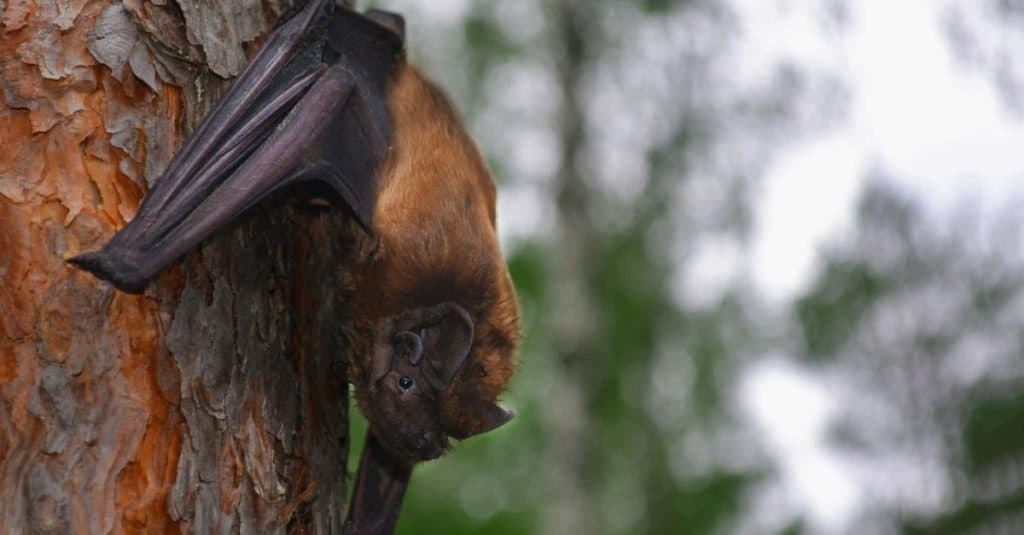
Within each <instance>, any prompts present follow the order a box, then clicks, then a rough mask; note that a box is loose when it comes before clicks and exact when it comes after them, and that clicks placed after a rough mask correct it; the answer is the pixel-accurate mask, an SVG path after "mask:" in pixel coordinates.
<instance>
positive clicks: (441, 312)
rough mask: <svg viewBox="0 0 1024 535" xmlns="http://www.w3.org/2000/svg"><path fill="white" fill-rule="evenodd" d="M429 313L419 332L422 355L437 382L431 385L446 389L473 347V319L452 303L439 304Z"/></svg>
mask: <svg viewBox="0 0 1024 535" xmlns="http://www.w3.org/2000/svg"><path fill="white" fill-rule="evenodd" d="M430 311H431V314H429V315H430V316H434V318H432V321H430V322H429V323H428V324H426V325H423V328H422V330H421V331H420V336H421V338H422V340H423V354H424V355H425V356H426V360H427V363H429V364H430V368H431V371H433V375H434V378H436V379H437V382H436V384H434V386H435V387H437V388H438V389H439V390H445V389H447V388H448V387H449V386H451V384H452V380H454V379H455V375H456V374H457V373H458V372H459V370H460V369H461V368H462V365H463V364H465V363H466V359H467V358H468V357H469V350H470V349H471V348H472V347H473V319H472V318H470V317H469V313H468V312H466V310H465V309H463V308H462V307H460V306H459V305H456V304H455V303H445V304H443V305H438V306H436V307H433V308H432V309H430ZM432 382H433V381H432Z"/></svg>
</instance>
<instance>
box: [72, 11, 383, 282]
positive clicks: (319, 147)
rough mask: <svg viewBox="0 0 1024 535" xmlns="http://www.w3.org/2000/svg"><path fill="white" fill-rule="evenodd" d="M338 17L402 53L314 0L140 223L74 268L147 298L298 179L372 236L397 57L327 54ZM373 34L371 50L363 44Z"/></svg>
mask: <svg viewBox="0 0 1024 535" xmlns="http://www.w3.org/2000/svg"><path fill="white" fill-rule="evenodd" d="M338 15H343V16H344V17H345V18H344V20H346V21H348V22H347V26H348V28H349V30H348V31H350V32H351V34H352V36H354V37H353V38H352V39H350V40H351V41H352V42H353V43H357V45H352V46H359V47H360V48H361V49H363V50H373V49H374V47H375V46H383V47H384V48H393V46H394V45H393V42H389V43H383V44H381V42H380V41H374V38H373V37H372V35H373V34H374V32H375V31H376V30H378V29H380V28H382V27H380V26H379V25H377V24H376V23H374V22H372V21H370V20H369V19H366V18H365V17H362V16H360V15H358V14H354V13H352V12H350V11H347V10H344V9H340V8H339V9H335V8H333V6H332V4H331V3H330V0H311V1H310V2H309V3H308V4H306V6H304V7H303V8H302V9H301V10H299V11H298V12H297V13H296V14H295V15H294V16H293V17H291V18H290V19H288V20H287V21H285V22H284V23H283V24H281V25H280V26H279V27H278V28H277V29H275V30H274V31H273V32H272V33H271V35H270V36H269V38H268V40H267V43H266V44H265V45H264V47H263V48H262V49H261V50H260V52H259V54H258V55H257V56H256V58H254V59H253V61H252V63H250V65H249V66H248V67H247V68H246V69H245V71H244V72H243V73H242V74H241V75H240V76H239V78H238V79H237V80H236V81H235V82H234V84H233V85H232V87H231V89H230V90H229V91H228V92H227V94H225V96H224V97H223V98H222V99H221V100H220V101H219V102H218V103H217V106H216V107H215V108H214V110H213V111H212V112H211V113H210V115H209V116H208V117H207V118H206V119H205V120H204V121H203V123H202V125H201V126H200V127H199V128H198V129H197V131H196V132H195V134H194V135H193V136H192V137H191V138H190V139H189V140H188V142H187V143H186V144H185V146H184V147H183V149H182V151H181V152H180V153H178V154H177V155H176V156H175V158H174V160H173V161H172V162H171V164H170V166H169V167H168V169H167V171H166V172H165V173H164V174H163V175H162V176H161V177H160V179H158V181H157V182H156V185H155V186H154V187H153V190H152V191H151V192H150V193H149V194H148V195H147V196H146V198H145V200H144V201H143V203H142V206H141V207H140V209H139V213H138V215H137V216H136V217H135V219H133V220H132V221H131V222H130V223H129V224H128V225H127V226H125V227H124V228H123V229H122V230H121V231H119V232H118V233H117V234H116V235H115V236H114V238H113V239H112V240H111V241H110V242H109V243H108V244H106V245H105V246H104V247H103V248H102V249H101V250H100V251H97V252H93V253H87V254H84V255H80V256H77V257H74V258H72V259H70V262H72V263H74V264H76V265H78V266H80V267H83V268H85V269H87V270H89V271H91V272H93V273H95V274H96V275H97V276H99V277H101V278H103V279H106V280H109V281H110V282H112V283H114V285H116V286H117V287H118V288H121V289H122V290H125V291H130V292H138V291H141V290H142V289H143V288H144V287H145V284H146V282H147V281H148V280H149V279H151V278H152V277H153V276H155V275H156V274H157V273H159V272H160V271H161V270H163V269H164V268H166V267H167V266H168V265H170V264H171V263H173V262H175V261H176V260H177V259H179V258H181V256H183V255H184V254H186V253H187V252H189V251H190V250H192V249H193V248H195V247H196V246H197V245H199V243H200V242H202V241H203V240H205V239H207V238H209V237H210V236H211V235H213V234H214V233H216V232H217V231H218V230H220V229H221V228H223V227H224V226H226V225H227V224H229V223H230V222H231V221H233V220H234V219H236V218H237V217H238V216H239V215H240V214H241V213H242V212H243V211H245V210H246V209H247V208H249V207H250V206H252V205H253V204H255V203H256V202H258V201H259V200H260V199H262V198H264V197H266V196H267V195H269V194H270V193H272V192H274V191H276V190H278V189H280V188H282V187H285V186H287V185H288V184H291V183H293V182H295V181H299V180H321V181H323V182H325V183H327V184H328V185H330V186H331V187H333V188H334V189H335V190H337V191H338V193H339V194H340V196H341V198H342V199H343V200H344V201H345V202H346V203H347V204H348V205H349V207H350V208H351V209H352V211H353V213H355V214H356V216H357V217H358V219H359V221H360V222H361V223H362V224H363V225H364V226H366V227H368V226H369V222H370V219H371V218H372V215H373V206H374V205H375V203H376V170H377V168H378V167H379V164H380V162H381V160H382V159H383V158H384V156H385V155H386V153H387V147H388V145H389V143H390V119H389V117H388V114H387V107H386V105H387V95H386V94H385V91H386V84H387V82H386V77H389V76H390V73H392V72H393V70H394V67H395V65H397V61H396V58H398V57H399V54H397V53H394V52H389V53H385V54H383V55H382V54H379V53H374V54H367V55H365V56H362V55H359V54H338V53H337V51H336V50H335V49H334V48H333V47H332V48H328V47H327V46H326V44H327V40H328V36H329V35H330V34H332V33H336V32H343V31H346V29H345V25H338V24H336V23H334V22H333V20H334V18H335V17H337V16H338ZM367 27H369V28H372V30H371V31H369V32H368V31H367V30H366V28H367ZM368 35H370V36H371V38H370V41H371V42H365V41H367V38H366V36H368ZM360 36H362V37H360ZM374 42H376V43H378V44H377V45H375V44H374ZM399 43H400V39H399ZM385 45H387V46H385ZM398 50H400V46H399V48H398ZM382 57H383V58H390V59H388V61H387V62H386V68H380V67H377V66H373V67H370V66H367V64H368V63H372V62H375V61H379V60H380V58H382ZM367 73H370V74H367Z"/></svg>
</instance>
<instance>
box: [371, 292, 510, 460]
mask: <svg viewBox="0 0 1024 535" xmlns="http://www.w3.org/2000/svg"><path fill="white" fill-rule="evenodd" d="M473 334H474V326H473V320H472V318H471V317H470V315H469V314H468V313H467V312H466V311H465V310H464V309H463V308H462V307H460V306H459V305H457V304H455V303H443V304H440V305H436V306H433V307H428V308H421V309H418V310H414V311H412V312H408V313H406V314H403V315H401V316H399V317H397V318H393V319H391V320H389V321H386V322H384V324H383V326H382V327H381V329H380V331H379V332H378V335H377V340H376V343H375V345H374V354H373V358H372V369H371V379H370V386H369V401H370V403H369V405H370V407H369V408H370V412H371V413H372V414H371V415H368V416H369V417H370V420H371V422H372V424H371V432H373V433H374V434H376V435H377V438H379V439H380V442H381V444H382V445H384V447H386V448H387V449H388V450H390V451H391V452H392V453H393V454H395V455H396V456H397V457H398V458H400V459H402V460H404V461H406V462H410V463H415V462H419V461H424V460H428V459H435V458H437V457H440V456H441V454H443V453H444V452H445V450H446V449H447V448H448V441H449V438H450V437H455V438H459V439H462V438H467V436H469V435H470V434H478V433H482V432H485V431H489V430H491V429H494V428H496V427H498V426H500V425H501V424H503V423H505V422H507V421H508V420H510V419H511V418H512V414H511V413H509V412H507V411H505V410H504V409H501V408H500V407H498V406H497V405H496V404H494V403H493V402H491V403H484V402H479V403H476V405H480V406H481V407H471V408H468V409H469V410H471V411H473V412H476V413H480V412H481V408H482V414H485V415H486V418H485V421H482V422H481V423H479V424H478V425H477V426H476V428H475V429H473V431H472V432H470V433H467V432H466V431H465V430H462V429H459V430H453V429H451V428H450V426H449V425H447V423H448V422H447V420H448V418H446V415H445V414H444V411H443V410H442V406H441V399H442V398H444V397H445V394H446V393H447V392H448V391H449V389H450V387H451V386H452V383H453V382H454V380H455V378H456V375H457V374H458V373H459V371H460V370H461V369H462V368H463V367H464V365H465V363H466V361H467V359H468V357H469V355H470V351H471V349H472V347H473Z"/></svg>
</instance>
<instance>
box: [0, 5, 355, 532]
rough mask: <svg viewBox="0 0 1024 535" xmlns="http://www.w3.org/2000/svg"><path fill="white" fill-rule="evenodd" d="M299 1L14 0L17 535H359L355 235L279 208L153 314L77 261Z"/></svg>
mask: <svg viewBox="0 0 1024 535" xmlns="http://www.w3.org/2000/svg"><path fill="white" fill-rule="evenodd" d="M285 1H286V0H285ZM281 3H282V2H278V1H276V0H266V1H261V0H225V1H224V2H206V1H201V0H178V1H177V3H173V2H168V1H167V0H162V1H161V0H152V1H146V0H124V1H123V2H116V1H113V2H112V1H109V0H96V1H93V0H46V1H41V0H0V13H2V15H0V68H2V72H0V84H2V89H3V91H2V92H0V497H2V498H0V533H30V532H32V533H68V532H74V533H109V532H114V533H121V532H145V533H154V532H156V533H163V532H176V531H180V532H196V533H227V532H230V533H273V532H285V531H288V532H315V533H333V532H340V527H341V525H342V520H343V513H344V507H345V500H344V496H345V482H346V472H345V459H346V455H347V451H348V447H349V444H348V440H347V439H348V436H347V430H348V419H347V418H348V415H347V391H346V378H345V374H344V369H345V367H344V361H343V360H342V358H343V355H342V349H343V346H344V343H343V340H342V338H341V332H342V330H341V328H340V326H339V322H340V321H341V320H342V319H343V318H342V317H341V316H340V314H341V308H340V307H341V302H342V300H343V298H344V295H345V289H344V288H343V287H342V283H341V282H339V281H338V277H336V276H335V272H336V265H335V262H337V261H338V259H339V258H341V256H340V253H341V252H342V251H345V250H346V249H345V240H346V239H347V238H346V236H351V234H350V233H352V232H354V227H353V226H352V224H351V223H349V222H347V221H346V220H345V218H344V217H343V216H341V215H340V214H338V213H336V212H333V211H330V210H321V211H313V210H311V209H309V208H305V207H303V206H301V205H299V204H296V203H293V202H291V201H289V200H287V196H279V197H278V198H276V199H272V200H270V201H268V202H266V203H264V204H263V205H261V206H259V207H257V208H255V209H254V210H252V211H251V213H250V214H249V215H248V216H246V217H245V218H244V220H243V221H242V222H240V223H239V224H237V225H235V226H234V228H233V229H232V230H230V231H229V232H226V233H225V234H224V235H222V236H221V237H219V238H217V239H215V240H213V241H212V242H211V243H208V244H206V245H204V246H203V247H202V248H201V250H200V251H198V252H196V253H194V254H192V255H191V256H190V257H189V258H188V259H187V260H186V261H185V262H183V263H182V265H181V266H179V267H178V268H175V269H173V270H171V271H170V272H169V273H167V274H164V275H162V276H161V277H160V278H159V279H158V280H157V281H156V283H155V284H153V285H151V287H150V288H149V289H148V290H147V292H146V294H145V295H142V296H132V295H127V294H123V293H120V292H118V291H115V290H114V289H113V288H112V287H111V286H110V285H109V284H107V283H104V282H100V281H98V280H96V279H94V278H92V277H91V276H90V275H88V274H86V273H83V272H79V271H77V270H75V269H73V268H71V267H69V266H68V265H66V264H65V263H64V259H65V258H67V257H70V256H72V255H75V254H78V253H81V252H85V251H89V250H94V249H96V248H98V247H99V246H100V245H101V244H103V243H104V242H105V241H106V240H108V239H109V238H110V237H111V236H112V235H113V233H114V232H115V231H116V230H117V229H119V228H121V227H122V226H123V225H124V224H125V222H126V221H128V220H130V219H131V217H133V216H134V213H135V210H136V209H137V207H138V204H139V201H140V200H141V198H142V196H143V195H144V192H145V191H146V190H147V188H148V187H149V185H150V184H151V182H152V181H153V180H154V179H155V178H157V177H158V176H159V174H160V171H161V170H162V169H163V168H164V166H166V164H167V162H168V161H169V159H170V157H171V155H172V154H173V153H174V151H175V150H176V149H177V147H179V146H180V144H181V142H182V141H183V139H184V137H185V135H186V134H187V132H188V131H189V130H191V129H192V128H193V127H194V126H195V125H196V123H197V122H198V119H199V118H200V117H201V116H202V114H203V113H204V112H205V110H207V109H209V106H210V105H211V104H212V103H213V102H215V101H216V95H218V94H220V92H221V91H223V90H224V88H225V87H226V83H225V82H224V80H223V78H222V77H230V76H233V75H235V74H237V73H238V72H239V71H240V70H241V69H242V68H243V66H244V64H245V61H246V57H247V55H246V53H247V52H248V53H250V54H251V53H252V52H254V51H255V47H257V46H258V44H259V40H260V38H261V37H262V36H263V35H265V33H266V31H267V30H268V29H269V27H270V26H271V23H272V21H273V20H274V19H276V18H277V16H278V15H279V14H280V12H281V11H282V7H283V6H282V5H280V4H281Z"/></svg>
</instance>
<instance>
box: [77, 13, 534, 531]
mask: <svg viewBox="0 0 1024 535" xmlns="http://www.w3.org/2000/svg"><path fill="white" fill-rule="evenodd" d="M402 24H403V23H402V20H401V17H399V16H397V15H393V14H386V13H384V12H379V11H373V12H370V13H369V14H368V15H365V16H364V15H361V14H359V13H356V12H354V11H351V10H349V9H346V8H344V7H340V6H335V5H333V4H332V3H331V1H330V0H309V1H308V3H306V4H305V5H304V6H303V7H302V8H301V9H299V10H297V11H295V12H294V14H293V15H291V16H290V17H288V18H287V19H286V20H284V22H283V23H281V24H279V26H278V27H277V28H276V29H275V30H274V31H273V32H272V33H271V34H270V36H269V37H268V39H267V42H266V44H265V45H264V46H263V48H262V49H261V50H260V52H259V54H257V56H256V57H255V58H254V59H253V61H252V63H251V64H250V65H249V66H248V67H247V68H246V70H245V71H244V72H243V73H242V74H241V75H240V76H239V77H238V79H236V80H235V82H234V84H233V85H232V86H231V88H230V90H229V91H228V92H227V94H226V95H225V96H224V97H223V98H222V99H221V100H220V101H219V102H218V103H217V106H216V107H215V108H214V109H213V111H212V112H211V113H210V114H209V116H207V117H206V118H205V120H204V121H203V123H202V124H201V125H200V126H199V128H198V129H197V130H196V132H195V133H194V134H193V136H192V137H191V138H190V139H189V140H188V141H187V142H186V143H185V146H184V147H183V148H182V150H181V151H180V152H179V153H178V154H177V155H176V156H175V157H174V159H173V161H172V162H171V163H170V165H169V167H168V169H167V171H166V172H165V173H164V174H163V176H161V177H160V178H159V179H158V180H157V181H156V183H155V185H154V187H153V189H152V190H151V191H150V192H149V194H148V195H147V196H146V197H145V199H144V201H143V203H142V206H141V208H140V209H139V213H138V215H137V216H136V217H135V219H133V220H132V221H131V222H130V223H129V224H128V225H127V226H125V227H124V228H123V229H121V230H120V231H119V232H118V233H117V234H116V235H115V236H114V237H113V239H111V241H110V242H109V243H108V244H106V245H105V246H104V247H103V248H102V249H101V250H99V251H96V252H92V253H86V254H83V255H80V256H77V257H74V258H72V259H71V260H70V262H72V263H73V264H75V265H77V266H79V267H81V268H84V269H86V270H89V271H91V272H92V273H94V274H96V275H97V276H99V277H100V278H103V279H106V280H108V281H110V282H112V283H113V284H114V285H115V286H117V287H118V288H120V289H122V290H124V291H127V292H140V291H142V289H143V288H144V287H145V285H146V283H147V282H148V281H149V280H150V279H152V278H153V277H154V276H155V275H156V274H158V273H159V272H160V271H162V270H163V269H165V268H166V267H168V266H169V265H171V264H172V263H174V262H175V261H177V260H179V259H180V258H181V257H182V256H183V255H185V254H186V253H188V252H189V251H191V250H192V249H194V248H195V247H196V246H197V245H199V244H200V243H201V242H202V241H203V240H206V239H207V238H209V237H211V236H212V235H214V234H215V233H217V232H218V231H220V230H221V229H223V228H224V227H225V226H227V225H228V224H230V223H232V222H233V221H234V220H235V219H237V218H238V217H239V216H240V214H242V213H243V212H244V211H245V210H246V209H248V208H249V207H251V206H253V205H254V204H255V203H257V202H258V201H260V200H261V199H263V198H265V197H266V196H268V195H270V194H271V193H273V192H275V191H277V190H280V189H281V188H284V187H286V186H289V185H293V184H295V183H298V182H319V183H321V184H326V185H327V186H329V188H330V189H332V190H334V191H335V192H336V193H337V196H336V197H337V198H338V199H340V201H341V204H342V205H343V206H344V208H346V210H347V211H348V212H350V213H351V214H352V216H353V217H355V219H356V220H357V221H358V222H359V224H360V225H361V226H362V227H363V228H364V229H365V230H366V232H367V235H368V236H371V237H372V238H373V239H375V240H377V243H378V254H376V255H374V256H373V258H372V259H370V260H367V261H366V262H364V265H359V266H355V268H354V272H355V274H356V277H355V280H356V284H357V286H356V293H355V296H354V297H353V299H352V302H351V305H350V310H349V314H348V316H349V317H350V318H352V320H353V332H354V333H355V336H354V337H353V340H352V344H353V346H352V348H351V349H352V354H353V355H355V356H354V357H353V359H352V360H353V362H351V363H350V366H351V368H350V372H349V373H350V375H349V377H350V380H351V381H352V382H353V383H354V385H355V387H356V398H357V400H358V403H359V407H360V409H361V410H362V411H363V414H365V415H366V417H367V420H368V421H369V423H370V433H369V435H368V440H367V446H366V448H365V450H364V454H363V459H362V462H361V465H360V471H359V475H358V481H357V484H356V490H355V493H354V495H353V502H352V508H351V511H350V514H349V523H348V526H349V531H350V532H366V533H369V532H386V531H390V529H391V528H392V526H393V524H394V520H395V516H396V515H397V509H398V506H399V505H400V503H401V499H402V495H403V494H404V490H405V485H406V482H407V480H408V477H409V473H410V470H411V467H412V465H413V464H414V463H416V462H418V461H422V460H427V459H432V458H436V457H438V456H440V455H441V454H442V453H443V452H444V451H445V450H446V448H447V447H448V445H449V440H450V438H455V439H465V438H467V437H470V436H473V435H476V434H479V433H483V432H486V431H489V430H492V429H494V428H496V427H498V426H500V425H502V424H504V423H505V422H507V421H508V420H509V419H510V418H511V417H512V415H511V413H509V412H507V411H506V410H504V409H502V408H500V407H499V406H498V405H497V403H496V402H497V398H498V396H499V395H500V394H501V393H502V391H503V390H504V389H505V386H506V384H507V382H508V380H509V378H510V376H511V375H512V373H513V369H514V353H515V350H516V346H517V342H518V310H517V305H516V297H515V291H514V289H513V287H512V283H511V280H510V279H509V276H508V271H507V268H506V266H505V263H504V260H503V259H502V256H501V253H500V251H499V248H498V239H497V236H496V233H495V186H494V183H493V182H492V179H491V177H490V175H489V173H488V171H487V168H486V166H485V165H484V163H483V160H482V158H481V156H480V154H479V152H478V151H477V148H476V146H475V145H474V143H473V141H472V140H471V139H470V138H469V136H468V135H467V134H466V132H465V130H464V129H463V127H462V125H461V124H460V121H459V119H458V117H457V115H456V113H455V112H454V111H453V110H452V108H451V106H450V104H449V103H448V101H447V99H446V97H445V96H444V94H443V93H442V92H441V91H440V90H439V89H437V88H436V87H435V86H434V85H433V84H432V83H431V82H430V81H428V80H427V79H425V78H424V77H423V76H422V75H421V74H420V73H419V72H418V71H417V70H416V69H415V68H414V67H413V66H412V65H410V64H408V63H407V62H406V61H405V57H404V49H403V45H404V44H403V36H402ZM339 461H340V460H339Z"/></svg>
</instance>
